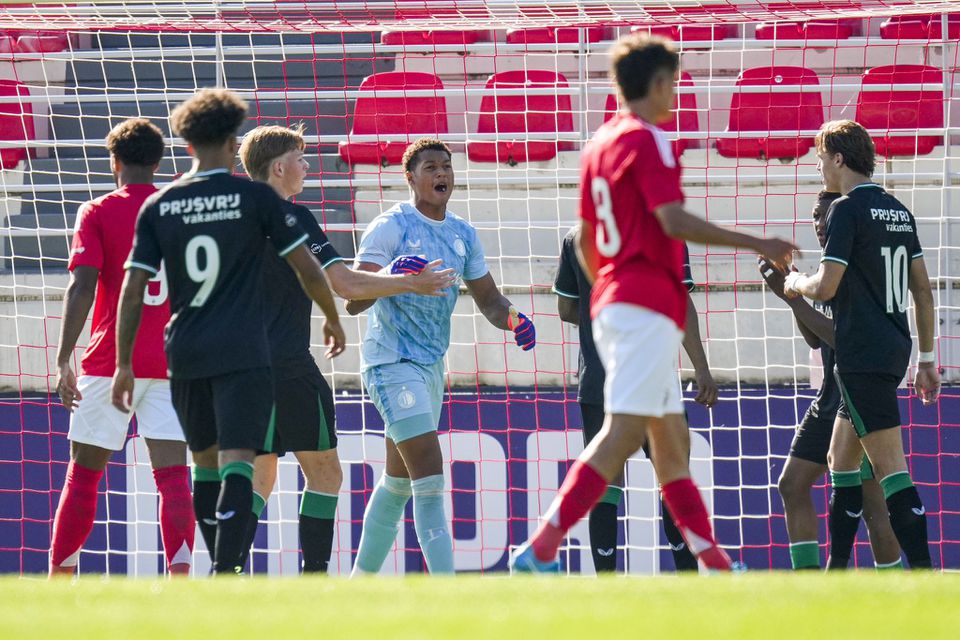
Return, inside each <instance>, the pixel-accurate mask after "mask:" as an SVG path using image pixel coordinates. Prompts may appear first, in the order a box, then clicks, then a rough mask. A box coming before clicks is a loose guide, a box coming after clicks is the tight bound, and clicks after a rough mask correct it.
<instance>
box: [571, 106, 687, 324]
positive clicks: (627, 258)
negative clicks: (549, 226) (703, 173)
mask: <svg viewBox="0 0 960 640" xmlns="http://www.w3.org/2000/svg"><path fill="white" fill-rule="evenodd" d="M670 202H683V191H682V190H681V188H680V163H679V162H678V161H677V159H676V158H675V157H674V154H673V148H672V146H671V144H670V141H669V140H667V138H666V136H665V135H664V134H663V132H662V131H660V129H658V128H657V127H655V126H653V125H651V124H649V123H646V122H644V121H643V120H641V119H640V118H638V117H637V116H635V115H632V114H625V113H621V114H618V115H617V116H615V117H614V118H613V119H612V120H610V121H609V122H607V123H606V124H604V125H603V126H602V127H600V129H599V130H598V131H597V133H596V134H594V136H593V140H592V141H591V142H590V144H588V145H587V147H586V149H584V152H583V157H582V159H581V169H580V217H581V218H583V219H584V220H585V221H587V222H590V223H592V224H593V226H594V229H595V232H596V238H595V239H596V245H597V257H598V260H599V262H598V272H597V281H596V283H595V284H594V285H593V294H592V296H591V301H590V309H591V313H592V315H593V317H594V318H596V317H597V314H598V313H599V312H600V310H601V309H602V308H603V307H604V306H605V305H607V304H610V303H612V302H627V303H631V304H636V305H640V306H642V307H646V308H647V309H650V310H652V311H656V312H657V313H662V314H663V315H665V316H667V317H668V318H670V319H671V320H673V321H674V322H675V323H676V324H677V326H678V327H680V329H683V328H684V325H685V324H686V317H687V299H686V296H687V292H686V290H685V289H684V286H683V242H682V241H681V240H675V239H673V238H671V237H669V236H668V235H667V234H666V233H664V232H663V228H662V227H661V226H660V221H659V220H657V217H656V216H655V215H654V213H653V211H654V210H655V209H656V208H657V207H659V206H660V205H663V204H667V203H670Z"/></svg>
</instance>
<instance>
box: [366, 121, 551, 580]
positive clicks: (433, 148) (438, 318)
mask: <svg viewBox="0 0 960 640" xmlns="http://www.w3.org/2000/svg"><path fill="white" fill-rule="evenodd" d="M403 169H404V174H405V176H406V179H407V183H408V184H409V185H410V188H411V189H412V190H413V199H412V201H410V202H402V203H399V204H397V205H394V206H393V207H391V208H390V209H389V210H388V211H386V212H384V213H382V214H381V215H380V216H378V217H377V218H376V219H375V220H374V221H373V222H372V223H371V224H370V226H369V227H368V228H367V230H366V232H365V233H364V234H363V238H362V239H361V241H360V249H359V250H358V251H357V258H356V266H355V267H354V268H355V269H359V270H362V271H380V270H387V271H390V272H391V273H418V272H420V271H421V270H422V269H424V268H425V267H426V265H427V259H426V258H425V257H424V256H429V258H430V259H431V260H435V259H441V260H442V261H443V266H444V267H447V268H452V269H453V270H454V271H455V272H456V273H457V274H459V275H460V277H461V278H462V279H463V283H464V284H465V285H466V287H467V289H469V291H470V293H471V295H472V296H473V299H474V302H476V304H477V307H478V308H479V309H480V311H481V312H482V313H483V315H484V316H485V317H486V318H487V320H488V321H489V322H490V323H491V324H492V325H494V326H495V327H498V328H500V329H504V330H510V331H513V332H514V335H515V340H516V342H517V345H519V346H520V347H521V348H522V349H523V350H524V351H527V350H529V349H532V348H533V347H534V345H535V344H536V334H535V330H534V326H533V323H532V322H531V321H530V319H529V318H527V316H525V315H524V314H522V313H518V312H517V311H516V310H515V309H514V308H513V307H512V306H511V304H510V301H509V300H507V299H506V298H505V297H504V296H503V295H502V294H501V293H500V291H499V289H498V288H497V285H496V283H495V282H494V280H493V277H492V276H491V275H490V272H489V269H488V268H487V265H486V261H485V259H484V255H483V247H481V246H480V242H479V240H478V239H477V232H476V230H475V229H474V228H473V226H472V225H470V223H469V222H467V221H466V220H464V219H463V218H461V217H459V216H457V215H455V214H453V213H451V212H449V211H447V202H449V200H450V195H451V194H452V193H453V188H454V176H453V166H452V164H451V154H450V149H449V148H447V146H446V145H445V144H444V143H443V142H441V141H440V140H434V139H430V138H422V139H420V140H417V141H416V142H414V143H413V144H411V145H410V146H409V147H407V150H406V152H405V153H404V155H403ZM458 294H459V287H458V286H453V287H451V288H450V289H449V290H448V294H447V296H446V297H435V298H427V297H424V296H413V295H398V296H393V297H391V298H381V299H379V300H375V301H374V300H351V301H350V302H348V303H347V311H348V312H349V313H351V314H356V313H360V312H362V311H364V310H365V309H368V308H371V307H372V311H371V312H370V317H369V321H368V328H367V335H366V336H365V337H364V339H363V346H362V348H361V356H362V357H361V374H362V377H363V385H364V387H365V388H366V390H367V393H369V394H370V398H371V399H372V400H373V402H374V404H375V405H376V407H377V410H378V411H379V412H380V415H381V416H382V417H383V422H384V425H385V432H386V438H384V442H385V444H386V471H385V473H384V475H383V476H382V477H381V478H380V480H379V482H378V483H377V486H376V488H375V489H374V490H373V495H372V496H371V497H370V502H369V503H368V504H367V510H366V512H365V513H364V515H363V534H362V535H361V537H360V549H359V551H358V553H357V559H356V563H355V564H354V567H353V575H358V574H365V573H377V572H378V571H380V567H381V566H382V565H383V561H384V560H385V559H386V557H387V553H389V551H390V549H391V547H392V546H393V543H394V540H395V539H396V536H397V529H398V525H399V523H400V519H401V517H402V516H403V511H404V508H405V507H406V504H407V501H408V500H409V499H410V497H411V496H412V497H413V519H414V525H415V526H416V530H417V538H419V540H420V548H421V549H422V551H423V555H424V558H426V561H427V569H428V570H429V571H430V573H432V574H449V573H453V540H452V538H451V535H450V528H449V526H448V524H447V517H446V513H445V512H444V505H443V491H444V479H443V456H442V454H441V452H440V441H439V439H438V438H437V426H438V423H439V420H440V407H441V404H442V401H443V386H444V382H443V375H444V369H443V356H444V354H445V353H446V351H447V348H448V347H449V346H450V317H451V315H452V314H453V309H454V305H455V304H456V302H457V297H458Z"/></svg>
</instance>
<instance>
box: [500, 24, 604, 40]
mask: <svg viewBox="0 0 960 640" xmlns="http://www.w3.org/2000/svg"><path fill="white" fill-rule="evenodd" d="M607 35H608V32H607V29H606V28H605V27H586V33H585V34H584V38H585V41H586V42H600V41H602V40H603V39H604V38H606V37H607ZM506 42H507V44H555V43H563V44H569V43H575V42H580V29H578V28H576V27H541V28H537V29H510V30H509V31H507V38H506Z"/></svg>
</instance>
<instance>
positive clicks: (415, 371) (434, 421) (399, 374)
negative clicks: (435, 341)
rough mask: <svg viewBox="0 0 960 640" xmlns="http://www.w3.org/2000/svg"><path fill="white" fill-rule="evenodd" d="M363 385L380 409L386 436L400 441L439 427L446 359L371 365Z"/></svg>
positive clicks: (364, 374)
mask: <svg viewBox="0 0 960 640" xmlns="http://www.w3.org/2000/svg"><path fill="white" fill-rule="evenodd" d="M362 377H363V386H364V388H365V389H366V390H367V393H369V394H370V399H371V400H373V404H374V405H375V406H376V407H377V411H379V412H380V416H381V417H382V418H383V423H384V425H385V427H386V429H385V430H386V436H387V437H388V438H390V439H391V440H393V441H394V443H400V442H403V441H404V440H409V439H410V438H415V437H417V436H420V435H423V434H425V433H430V432H431V431H436V430H437V425H438V424H439V423H440V408H441V406H442V404H443V360H442V359H441V360H438V361H436V362H435V363H433V364H431V365H428V366H424V365H420V364H417V363H415V362H410V361H409V360H404V361H401V362H395V363H393V364H381V365H377V366H374V367H370V368H369V369H367V370H366V371H364V372H363V373H362Z"/></svg>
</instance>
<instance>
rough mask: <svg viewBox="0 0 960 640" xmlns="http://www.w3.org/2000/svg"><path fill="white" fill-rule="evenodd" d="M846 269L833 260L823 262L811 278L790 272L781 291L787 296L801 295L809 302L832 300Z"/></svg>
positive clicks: (796, 272)
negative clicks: (808, 299) (809, 300)
mask: <svg viewBox="0 0 960 640" xmlns="http://www.w3.org/2000/svg"><path fill="white" fill-rule="evenodd" d="M846 270H847V267H846V265H844V264H841V263H839V262H836V261H833V260H824V261H823V262H821V263H820V268H819V269H817V272H816V273H815V274H813V275H812V276H808V275H806V274H805V273H800V272H799V271H791V272H790V273H788V274H787V277H786V279H785V280H784V284H783V290H784V293H786V295H787V296H793V297H796V296H797V295H801V296H803V297H805V298H810V299H811V300H832V299H833V297H834V296H835V295H836V294H837V288H838V287H839V286H840V281H841V280H843V274H844V273H845V272H846Z"/></svg>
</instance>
